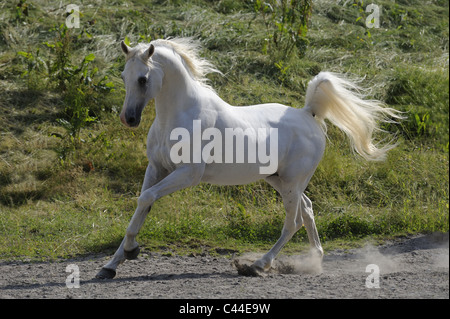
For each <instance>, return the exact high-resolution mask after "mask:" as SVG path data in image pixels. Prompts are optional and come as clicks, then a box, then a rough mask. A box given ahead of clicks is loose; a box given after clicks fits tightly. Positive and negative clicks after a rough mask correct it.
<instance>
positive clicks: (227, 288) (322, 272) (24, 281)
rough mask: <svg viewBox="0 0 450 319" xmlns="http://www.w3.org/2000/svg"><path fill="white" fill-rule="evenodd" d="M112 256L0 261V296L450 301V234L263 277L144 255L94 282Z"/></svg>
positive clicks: (218, 264) (284, 260)
mask: <svg viewBox="0 0 450 319" xmlns="http://www.w3.org/2000/svg"><path fill="white" fill-rule="evenodd" d="M109 258H110V256H105V255H95V256H88V257H83V258H78V259H72V260H61V261H59V262H54V263H24V262H8V261H0V297H1V298H14V299H17V298H38V299H43V298H107V299H111V298H169V299H172V298H189V299H191V298H192V299H193V298H195V299H197V298H209V299H211V298H212V299H215V298H220V299H222V298H231V299H235V298H243V299H264V298H271V299H272V298H273V299H278V298H282V299H284V298H363V299H366V298H368V299H371V298H388V299H392V298H449V241H448V233H446V234H441V233H439V234H431V235H416V236H411V237H408V238H403V239H399V240H395V241H391V242H388V243H386V244H384V245H382V246H377V247H375V246H365V247H363V248H360V249H354V250H350V251H339V250H337V251H329V252H326V254H325V257H324V259H323V262H322V265H321V266H319V267H318V266H317V265H316V264H314V263H313V264H311V263H310V261H309V260H308V259H307V257H305V256H294V257H293V256H289V257H286V256H285V257H283V256H281V257H280V258H279V259H278V261H277V262H276V263H275V264H274V266H275V267H276V268H275V269H273V270H272V271H271V272H269V273H268V274H267V275H265V276H263V277H245V276H241V275H239V274H238V272H237V270H236V268H235V266H234V264H235V263H237V262H239V263H240V264H242V263H244V262H245V261H246V260H247V259H254V258H255V257H254V256H250V255H248V256H239V257H235V258H234V259H233V258H232V257H231V258H230V256H228V257H225V256H219V257H217V256H209V255H204V256H164V255H161V254H156V253H146V252H143V253H141V255H140V256H139V258H138V259H137V260H133V261H126V262H125V263H124V264H123V265H121V267H119V269H118V273H117V276H116V278H114V279H112V280H99V279H95V275H96V273H97V272H98V271H99V270H100V268H101V267H102V265H104V264H105V262H106V261H107V260H108V259H109ZM68 265H71V266H69V272H66V268H67V266H68ZM74 266H75V267H74ZM71 267H72V268H71ZM73 269H78V270H79V282H80V285H79V288H76V287H74V288H68V286H67V284H66V281H70V282H69V286H70V285H73V284H74V283H76V282H75V281H74V280H71V279H70V278H71V277H70V276H74V275H76V272H74V271H73ZM68 277H69V280H68ZM377 286H378V287H379V288H376V287H377ZM369 287H372V288H369Z"/></svg>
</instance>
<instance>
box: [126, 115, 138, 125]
mask: <svg viewBox="0 0 450 319" xmlns="http://www.w3.org/2000/svg"><path fill="white" fill-rule="evenodd" d="M127 122H128V124H134V123H135V122H136V118H134V117H129V118H128V121H127Z"/></svg>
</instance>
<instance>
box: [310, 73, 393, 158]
mask: <svg viewBox="0 0 450 319" xmlns="http://www.w3.org/2000/svg"><path fill="white" fill-rule="evenodd" d="M305 104H306V105H305V106H306V107H307V108H309V109H310V110H311V112H312V113H313V115H314V116H316V119H317V120H319V121H320V123H321V124H322V127H323V129H324V133H325V134H326V125H325V122H324V120H325V119H328V120H329V121H330V122H331V123H333V124H334V125H336V126H337V127H338V128H339V129H341V130H342V131H343V132H344V133H345V134H346V135H347V136H348V137H349V139H350V143H351V145H352V147H353V148H354V150H355V151H356V152H358V153H359V154H360V155H361V156H362V157H364V158H365V159H367V160H383V159H384V158H385V157H386V152H387V151H389V150H390V149H392V148H394V147H395V146H396V145H395V144H392V142H388V143H386V144H385V145H383V146H381V145H379V144H377V145H374V139H373V133H374V131H381V129H380V128H379V126H378V125H379V122H395V120H398V119H401V118H402V117H401V116H400V112H399V111H397V110H395V109H392V108H387V107H384V105H383V104H382V103H381V102H379V101H375V100H364V95H363V94H362V93H361V89H360V88H359V87H358V86H357V85H356V84H354V83H352V82H351V81H349V80H347V79H344V78H343V77H342V76H338V75H337V74H334V73H330V72H321V73H319V74H318V75H317V76H316V77H315V78H314V79H312V80H311V81H310V82H309V84H308V89H307V91H306V102H305Z"/></svg>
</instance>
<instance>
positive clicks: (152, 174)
mask: <svg viewBox="0 0 450 319" xmlns="http://www.w3.org/2000/svg"><path fill="white" fill-rule="evenodd" d="M166 175H167V174H166V173H164V172H162V170H158V169H156V168H155V167H154V166H153V165H151V164H149V165H148V166H147V170H146V171H145V177H144V182H143V183H142V189H141V194H142V193H144V192H145V191H146V190H147V189H149V188H150V187H152V186H153V185H155V184H156V183H157V182H159V181H160V180H161V179H163V178H164V176H166ZM150 209H151V206H149V207H148V208H147V212H146V214H148V212H149V211H150ZM125 239H126V237H125V238H124V239H123V240H122V243H121V244H120V246H119V248H118V249H117V250H116V252H115V254H114V256H113V258H112V259H111V260H110V261H109V262H108V263H107V264H106V265H105V266H103V268H102V269H101V270H100V272H99V273H98V274H97V275H96V277H97V278H101V279H112V278H114V277H115V276H116V269H117V266H119V265H120V264H121V263H122V262H124V261H125V259H126V257H125V253H124V249H123V246H124V244H125Z"/></svg>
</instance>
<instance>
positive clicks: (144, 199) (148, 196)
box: [137, 189, 156, 208]
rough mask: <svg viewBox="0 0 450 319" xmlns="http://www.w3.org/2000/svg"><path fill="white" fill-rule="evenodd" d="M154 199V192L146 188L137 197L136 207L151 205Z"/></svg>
mask: <svg viewBox="0 0 450 319" xmlns="http://www.w3.org/2000/svg"><path fill="white" fill-rule="evenodd" d="M155 200H156V196H155V194H153V192H152V190H151V189H147V190H146V191H145V192H143V193H142V194H141V195H140V196H139V198H138V200H137V203H138V207H141V208H143V207H147V206H151V205H152V204H153V203H154V201H155Z"/></svg>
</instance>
